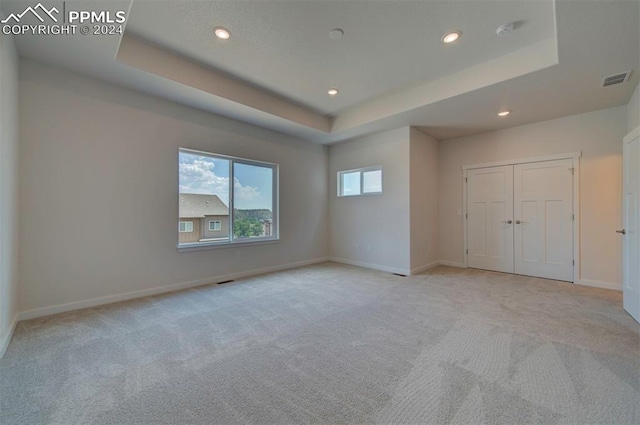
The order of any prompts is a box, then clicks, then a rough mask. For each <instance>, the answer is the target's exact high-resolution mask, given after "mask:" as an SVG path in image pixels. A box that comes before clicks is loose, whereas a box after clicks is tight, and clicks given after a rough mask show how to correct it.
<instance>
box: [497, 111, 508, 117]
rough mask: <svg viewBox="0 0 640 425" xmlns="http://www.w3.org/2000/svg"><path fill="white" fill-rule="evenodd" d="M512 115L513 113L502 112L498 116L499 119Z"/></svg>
mask: <svg viewBox="0 0 640 425" xmlns="http://www.w3.org/2000/svg"><path fill="white" fill-rule="evenodd" d="M510 113H511V111H500V112H498V116H499V117H506V116H507V115H509V114H510Z"/></svg>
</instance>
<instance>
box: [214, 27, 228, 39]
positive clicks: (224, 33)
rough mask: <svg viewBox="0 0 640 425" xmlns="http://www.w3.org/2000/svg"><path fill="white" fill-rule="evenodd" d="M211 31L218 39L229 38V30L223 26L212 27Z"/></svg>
mask: <svg viewBox="0 0 640 425" xmlns="http://www.w3.org/2000/svg"><path fill="white" fill-rule="evenodd" d="M213 33H214V34H215V35H216V37H218V38H219V39H220V40H228V39H230V38H231V31H229V30H228V29H226V28H225V27H215V28H214V29H213Z"/></svg>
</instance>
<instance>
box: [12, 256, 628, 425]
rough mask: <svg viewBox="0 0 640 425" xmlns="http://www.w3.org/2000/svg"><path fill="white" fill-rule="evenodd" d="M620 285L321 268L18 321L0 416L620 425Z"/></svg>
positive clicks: (75, 420) (623, 340) (624, 417)
mask: <svg viewBox="0 0 640 425" xmlns="http://www.w3.org/2000/svg"><path fill="white" fill-rule="evenodd" d="M621 298H622V296H621V293H619V292H615V291H608V290H602V289H594V288H586V287H579V286H576V285H572V284H568V283H563V282H556V281H549V280H543V279H536V278H530V277H524V276H514V275H508V274H501V273H492V272H485V271H478V270H464V269H453V268H447V267H437V268H434V269H432V270H430V271H428V272H425V273H424V274H421V275H417V276H411V277H406V278H405V277H399V276H394V275H391V274H388V273H383V272H377V271H370V270H364V269H360V268H356V267H349V266H343V265H338V264H334V263H325V264H320V265H314V266H310V267H304V268H299V269H295V270H288V271H283V272H278V273H272V274H268V275H262V276H256V277H253V278H248V279H242V280H240V281H237V282H234V283H229V284H224V285H210V286H204V287H199V288H194V289H190V290H185V291H181V292H175V293H171V294H165V295H158V296H152V297H146V298H141V299H137V300H132V301H127V302H122V303H117V304H112V305H108V306H102V307H97V308H91V309H86V310H81V311H75V312H70V313H65V314H59V315H55V316H50V317H46V318H40V319H35V320H30V321H26V322H20V323H19V324H18V327H17V329H16V332H15V335H14V338H13V341H12V343H11V345H10V346H9V349H8V351H7V353H6V355H5V357H4V358H3V359H2V360H0V423H1V424H6V425H9V424H30V425H34V424H236V423H237V424H303V423H313V424H440V423H451V424H475V423H486V424H524V423H527V424H528V423H544V424H638V423H640V337H639V333H640V325H638V324H637V323H636V322H634V321H633V319H632V318H631V317H630V316H628V315H627V314H626V313H625V312H624V311H623V310H622V300H621Z"/></svg>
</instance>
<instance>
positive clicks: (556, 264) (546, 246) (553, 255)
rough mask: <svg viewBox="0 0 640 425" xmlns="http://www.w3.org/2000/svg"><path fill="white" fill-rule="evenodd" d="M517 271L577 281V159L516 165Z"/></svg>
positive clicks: (515, 225) (515, 255)
mask: <svg viewBox="0 0 640 425" xmlns="http://www.w3.org/2000/svg"><path fill="white" fill-rule="evenodd" d="M513 217H514V261H515V273H517V274H523V275H528V276H537V277H544V278H548V279H557V280H566V281H571V282H572V281H573V220H574V216H573V160H571V159H563V160H556V161H545V162H534V163H529V164H518V165H515V166H514V209H513Z"/></svg>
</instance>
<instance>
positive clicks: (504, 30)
mask: <svg viewBox="0 0 640 425" xmlns="http://www.w3.org/2000/svg"><path fill="white" fill-rule="evenodd" d="M514 29H515V25H514V23H513V22H510V23H508V24H504V25H500V26H499V27H498V29H497V30H496V34H498V36H500V37H502V36H503V35H507V34H509V33H510V32H512V31H513V30H514Z"/></svg>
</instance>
